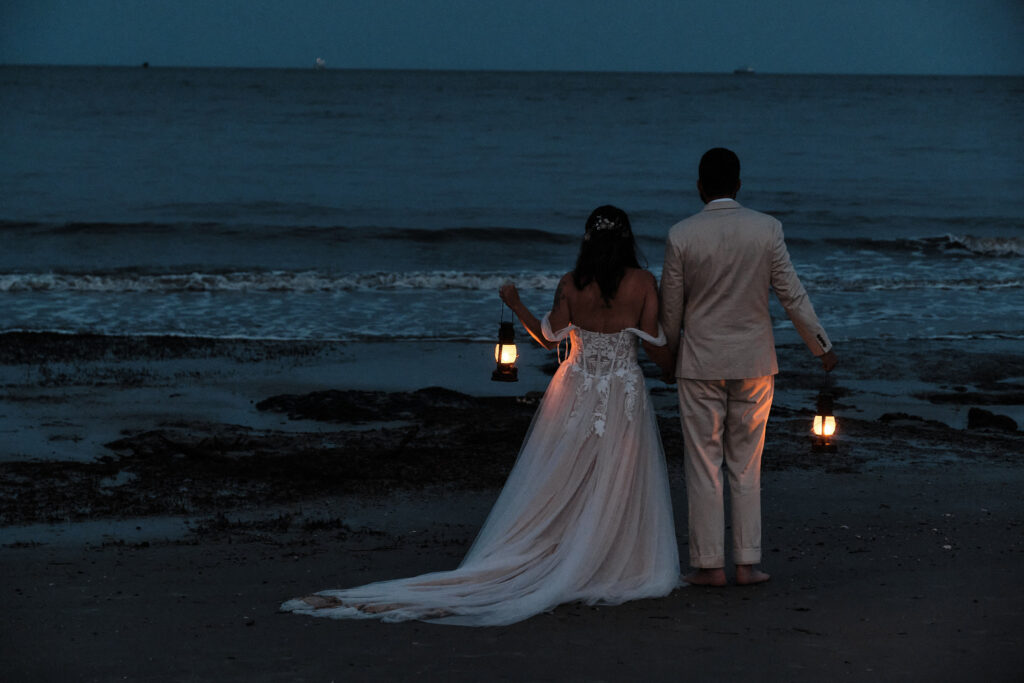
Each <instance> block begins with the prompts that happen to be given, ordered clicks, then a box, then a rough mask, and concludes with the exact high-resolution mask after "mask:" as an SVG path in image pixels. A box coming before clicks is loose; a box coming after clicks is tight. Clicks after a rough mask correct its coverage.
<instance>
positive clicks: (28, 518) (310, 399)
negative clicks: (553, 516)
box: [0, 333, 1024, 681]
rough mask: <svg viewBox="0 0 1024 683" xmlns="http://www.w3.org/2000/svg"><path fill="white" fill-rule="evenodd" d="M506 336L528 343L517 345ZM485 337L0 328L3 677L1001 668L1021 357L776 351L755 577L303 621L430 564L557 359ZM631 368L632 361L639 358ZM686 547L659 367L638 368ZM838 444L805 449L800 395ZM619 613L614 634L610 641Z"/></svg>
mask: <svg viewBox="0 0 1024 683" xmlns="http://www.w3.org/2000/svg"><path fill="white" fill-rule="evenodd" d="M522 346H525V345H521V347H522ZM522 351H523V359H522V361H521V370H520V373H521V377H522V381H521V382H519V383H517V384H508V385H503V384H500V383H494V382H490V381H489V380H488V377H489V374H490V370H491V365H492V364H493V359H492V357H491V356H490V354H491V352H492V348H491V345H489V344H483V343H469V342H426V343H425V342H415V343H414V342H391V343H379V344H337V343H321V342H283V341H258V340H202V339H190V338H173V337H153V338H141V337H103V336H92V335H67V336H65V335H45V334H43V335H40V334H31V333H9V334H4V335H0V383H2V384H3V386H4V393H3V400H2V401H0V414H2V416H3V417H2V421H3V422H2V424H3V429H4V431H5V436H6V437H7V438H6V441H5V443H6V444H7V446H6V448H5V449H4V452H3V453H2V454H0V483H2V490H0V493H2V495H0V505H2V508H0V520H2V521H0V537H2V539H3V542H2V543H0V566H2V571H3V573H4V576H5V577H8V581H7V586H8V588H7V594H8V598H9V599H8V610H9V611H8V616H7V617H6V618H5V620H4V627H3V630H4V633H3V634H2V636H3V637H2V639H0V642H3V643H4V649H5V652H4V657H3V658H0V659H2V664H0V674H2V675H3V677H4V678H5V679H6V680H24V681H37V680H38V681H45V680H53V679H55V678H64V679H76V680H112V679H114V678H117V679H121V678H122V677H125V678H126V679H127V680H147V679H148V680H190V679H198V680H250V681H252V680H268V681H269V680H285V679H291V680H330V679H332V678H333V679H339V678H344V679H345V680H404V679H410V678H417V679H422V680H466V681H469V680H479V679H480V677H482V676H485V675H493V674H494V673H495V672H498V678H499V679H500V678H501V676H504V677H505V678H506V679H507V680H554V679H558V680H570V681H574V680H580V681H583V680H624V679H629V678H646V679H649V680H669V679H673V680H675V679H677V678H678V677H679V676H683V675H686V674H687V672H693V671H701V672H702V675H707V676H709V677H715V676H717V677H724V676H726V675H744V676H745V677H747V678H750V679H753V680H787V681H789V680H797V681H799V680H807V681H811V680H821V679H822V678H823V677H825V676H830V677H832V676H840V675H841V676H843V677H844V678H846V679H849V680H908V679H917V680H969V679H974V678H977V677H978V676H983V677H985V678H986V680H1012V679H1014V678H1015V677H1016V675H1017V673H1018V672H1019V670H1020V668H1021V665H1022V664H1024V654H1022V653H1021V652H1020V650H1019V648H1018V647H1017V646H1016V642H1017V638H1016V635H1015V634H1016V628H1017V624H1018V623H1019V619H1020V617H1021V616H1022V614H1024V597H1022V594H1021V592H1020V590H1019V581H1018V577H1019V576H1020V574H1021V570H1022V569H1024V542H1022V540H1021V538H1022V537H1021V529H1022V523H1021V520H1022V519H1024V501H1022V500H1021V499H1020V496H1019V491H1020V490H1021V487H1022V485H1024V433H1022V432H1021V431H1019V428H1018V431H1009V430H1005V429H999V428H997V427H989V428H982V429H967V428H966V414H967V412H968V411H969V410H970V409H971V408H975V409H978V408H980V409H987V410H989V411H991V412H992V413H995V414H999V415H1004V416H1009V417H1011V419H1012V418H1013V416H1015V415H1019V411H1020V408H1021V406H1020V403H1021V401H1020V398H1019V394H1020V392H1021V382H1022V380H1021V379H1020V378H1021V377H1024V354H1021V353H1019V352H1017V353H1015V352H1014V349H1013V343H1012V342H1011V341H1007V342H1006V343H1005V344H1004V343H1002V342H1000V341H999V340H984V341H980V342H979V341H975V343H971V342H969V341H964V340H948V341H933V342H930V343H927V344H921V343H920V342H917V341H914V342H911V341H907V342H892V343H887V344H886V348H878V347H877V346H875V345H871V344H867V343H863V344H858V343H847V344H842V345H840V347H839V351H840V359H841V362H844V363H845V364H844V365H841V366H840V368H839V370H838V371H837V372H836V376H835V377H834V378H833V379H832V380H831V383H827V382H825V381H823V373H821V371H820V368H819V367H817V366H816V361H815V360H814V359H813V358H811V357H810V356H809V355H808V354H807V352H806V349H804V348H802V347H796V346H783V347H780V349H779V352H780V365H781V366H782V367H783V372H782V373H781V374H780V375H779V377H778V381H777V383H778V397H777V401H776V407H775V409H774V410H773V416H772V419H771V421H770V423H769V434H768V440H767V446H766V451H765V459H764V482H763V483H764V489H765V494H764V506H765V560H764V566H765V569H766V570H768V571H769V572H771V573H773V580H772V581H771V582H769V583H768V584H765V585H764V586H759V587H753V588H735V587H732V588H728V589H725V590H721V591H716V590H712V589H703V588H695V587H687V588H682V589H679V590H677V591H675V592H674V593H673V594H672V595H671V596H669V597H667V598H665V599H663V600H650V601H640V602H637V603H629V604H627V605H622V606H618V607H614V608H602V607H586V606H582V605H565V606H562V607H559V608H558V609H556V610H555V611H554V612H553V613H551V614H544V615H539V616H537V617H535V618H533V619H530V620H528V621H527V622H524V623H522V624H516V625H513V626H509V627H502V628H487V629H463V628H454V627H442V626H436V625H427V624H420V623H413V624H398V625H394V624H379V623H376V622H373V621H369V622H363V621H360V622H345V621H330V620H323V619H307V618H300V617H296V616H294V615H283V614H278V613H277V611H276V610H277V607H278V605H279V604H280V603H281V602H282V601H284V600H286V599H288V598H291V597H294V596H296V595H302V594H305V593H308V592H311V591H315V590H321V589H326V588H331V587H342V586H345V585H353V584H359V583H366V582H369V581H374V580H378V579H386V578H394V577H398V576H405V575H410V574H414V573H419V572H422V571H429V570H434V569H445V568H450V567H454V566H455V565H456V564H457V563H458V561H459V559H460V558H461V556H462V555H463V554H464V553H465V551H466V550H467V549H468V545H469V543H471V541H472V539H473V536H474V534H475V531H476V530H477V529H478V528H479V525H480V524H481V523H482V521H483V519H484V517H485V516H486V514H487V511H488V509H489V507H490V504H491V502H493V500H494V497H495V496H496V494H497V491H498V490H499V488H500V485H501V482H502V480H503V478H504V475H505V473H507V471H508V468H510V467H511V465H512V463H513V461H514V458H515V455H516V453H517V451H518V447H519V444H520V442H521V439H522V437H523V435H524V434H525V431H526V429H528V427H529V423H530V418H531V416H532V414H533V411H534V410H535V409H536V404H537V401H538V400H539V397H540V394H539V392H541V391H542V390H543V387H544V386H545V384H546V382H547V378H548V375H549V374H550V372H551V371H552V368H553V358H554V356H553V354H550V353H546V352H543V351H540V350H537V349H532V348H523V349H522ZM648 371H649V374H651V375H654V374H655V373H654V372H653V368H650V367H648ZM649 388H650V389H651V390H652V399H653V401H654V403H655V406H656V408H657V411H658V415H659V425H660V427H661V430H662V437H663V441H664V444H665V449H666V457H667V462H668V466H669V470H670V475H671V482H672V483H671V485H672V495H673V502H674V507H675V513H676V521H677V536H678V538H679V542H680V548H681V551H682V555H683V556H684V557H685V553H686V542H687V538H686V537H687V534H686V525H685V486H684V482H683V478H682V466H681V448H682V447H681V440H680V436H679V428H678V420H677V419H676V418H675V415H674V411H675V394H674V388H672V387H666V386H664V385H661V384H660V383H659V382H658V381H657V380H656V379H654V378H653V377H651V378H650V379H649ZM822 388H829V389H830V390H832V391H833V392H834V393H835V394H836V397H837V414H839V417H840V430H841V432H840V434H841V437H840V442H839V443H840V450H839V453H837V454H829V455H822V454H812V453H810V451H809V439H808V434H807V430H808V429H809V418H810V415H811V410H812V409H813V397H814V396H815V395H816V393H817V392H818V391H819V390H821V389H822ZM623 634H625V635H626V636H628V637H623Z"/></svg>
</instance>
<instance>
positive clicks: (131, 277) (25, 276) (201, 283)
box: [0, 271, 561, 293]
mask: <svg viewBox="0 0 1024 683" xmlns="http://www.w3.org/2000/svg"><path fill="white" fill-rule="evenodd" d="M560 277H561V274H559V273H493V272H492V273H467V272H459V271H419V272H408V273H388V272H376V273H354V274H345V275H330V274H326V273H320V272H317V271H303V272H288V271H272V272H248V271H242V272H234V273H176V274H160V275H154V274H123V273H121V274H103V275H96V274H89V273H86V274H66V273H7V274H2V275H0V292H3V293H21V292H93V293H101V292H111V293H117V292H153V293H170V292H345V291H376V290H380V291H391V290H403V289H408V290H438V291H444V290H471V291H473V290H475V291H495V292H496V291H497V290H498V288H499V287H500V286H501V285H502V284H504V283H505V282H507V281H509V280H513V281H515V282H516V283H517V285H518V286H519V287H520V288H522V289H550V290H554V288H555V287H556V286H557V285H558V280H559V278H560Z"/></svg>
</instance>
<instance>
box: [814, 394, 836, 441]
mask: <svg viewBox="0 0 1024 683" xmlns="http://www.w3.org/2000/svg"><path fill="white" fill-rule="evenodd" d="M835 433H836V416H835V415H834V414H833V412H832V394H826V393H824V392H822V393H820V394H818V410H817V412H816V413H815V415H814V426H813V427H811V434H812V439H813V440H812V441H811V450H812V451H819V452H821V451H825V452H829V453H834V452H835V451H836V442H835V438H834V437H835Z"/></svg>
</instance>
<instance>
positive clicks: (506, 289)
mask: <svg viewBox="0 0 1024 683" xmlns="http://www.w3.org/2000/svg"><path fill="white" fill-rule="evenodd" d="M498 296H500V297H501V300H502V301H504V302H505V305H506V306H508V307H509V308H511V309H512V310H513V311H515V310H516V307H517V306H519V304H520V301H519V291H518V290H517V289H516V286H515V285H514V284H512V283H511V282H506V283H505V284H503V285H502V286H501V288H500V289H499V290H498Z"/></svg>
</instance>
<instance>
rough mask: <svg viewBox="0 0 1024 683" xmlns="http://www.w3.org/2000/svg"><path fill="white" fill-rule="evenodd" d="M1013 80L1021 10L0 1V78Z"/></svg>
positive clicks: (784, 1) (812, 2) (820, 0)
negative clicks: (65, 74) (370, 73)
mask: <svg viewBox="0 0 1024 683" xmlns="http://www.w3.org/2000/svg"><path fill="white" fill-rule="evenodd" d="M317 57H322V58H323V59H325V60H326V62H327V65H328V66H329V67H336V68H427V69H526V70H533V69H545V70H547V69H550V70H601V71H605V70H608V71H680V72H706V71H731V70H732V69H734V68H736V67H738V66H742V65H750V66H753V67H755V68H756V69H757V70H759V71H765V72H777V73H912V74H1018V75H1019V74H1024V0H851V1H849V2H840V1H839V0H835V1H833V0H774V1H772V0H716V1H712V2H693V1H688V0H634V2H631V3H627V2H623V1H622V0H504V1H494V0H278V1H271V0H0V63H7V64H105V65H133V64H141V63H142V62H144V61H148V62H150V63H151V64H153V65H154V66H172V65H173V66H246V67H306V66H311V65H312V64H313V61H314V60H315V59H316V58H317Z"/></svg>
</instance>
